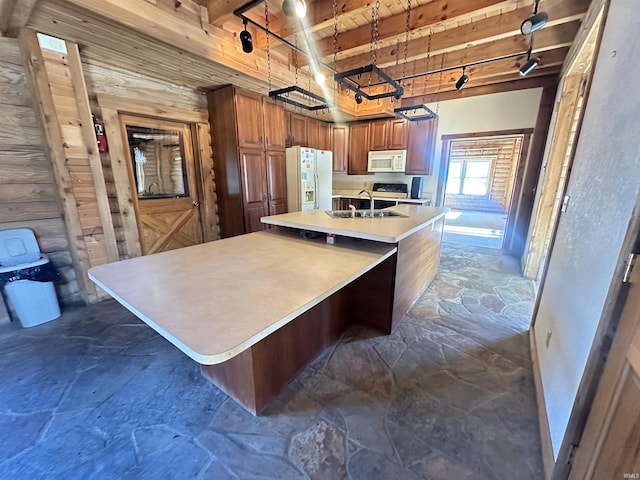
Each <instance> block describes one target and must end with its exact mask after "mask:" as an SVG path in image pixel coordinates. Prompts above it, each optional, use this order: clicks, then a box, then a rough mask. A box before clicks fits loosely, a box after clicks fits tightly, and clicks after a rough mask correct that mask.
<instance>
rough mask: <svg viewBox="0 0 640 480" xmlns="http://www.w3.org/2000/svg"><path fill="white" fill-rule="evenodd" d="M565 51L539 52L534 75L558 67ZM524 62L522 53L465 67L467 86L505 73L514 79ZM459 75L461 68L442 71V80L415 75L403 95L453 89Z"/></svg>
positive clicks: (435, 75) (405, 86) (437, 76)
mask: <svg viewBox="0 0 640 480" xmlns="http://www.w3.org/2000/svg"><path fill="white" fill-rule="evenodd" d="M567 51H568V48H566V47H565V48H560V49H557V50H551V51H549V52H543V53H542V54H540V65H539V66H538V67H537V68H536V69H535V70H534V72H536V75H539V74H540V72H542V71H544V70H545V69H550V68H554V69H559V68H560V67H561V66H562V63H563V61H564V57H565V55H566V54H567ZM525 62H526V56H525V55H522V56H521V57H517V58H510V59H507V60H498V61H495V62H491V63H485V64H483V65H476V66H474V67H470V68H467V69H466V71H465V73H466V74H467V75H468V76H469V83H468V84H467V87H472V86H476V85H482V84H485V83H493V82H494V81H495V78H496V77H503V76H505V75H510V76H511V75H512V76H514V78H516V79H518V78H522V77H521V76H520V72H519V69H520V67H521V66H522V65H523V64H524V63H525ZM460 75H462V69H455V70H448V71H446V72H443V74H442V81H441V80H440V74H439V73H433V74H431V75H428V76H427V77H426V82H425V77H424V76H423V77H417V78H415V79H412V81H408V82H406V83H404V85H403V86H404V91H405V95H406V96H416V95H421V94H425V93H434V92H437V91H438V90H448V89H455V83H456V81H457V80H458V78H460ZM465 88H466V87H465Z"/></svg>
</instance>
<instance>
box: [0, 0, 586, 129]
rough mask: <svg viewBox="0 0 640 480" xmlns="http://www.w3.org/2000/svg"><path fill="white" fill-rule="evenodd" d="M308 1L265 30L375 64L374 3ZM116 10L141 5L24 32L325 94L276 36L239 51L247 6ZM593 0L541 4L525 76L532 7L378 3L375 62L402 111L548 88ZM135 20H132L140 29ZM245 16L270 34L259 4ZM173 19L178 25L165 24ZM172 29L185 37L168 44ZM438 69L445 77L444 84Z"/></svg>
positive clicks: (166, 75)
mask: <svg viewBox="0 0 640 480" xmlns="http://www.w3.org/2000/svg"><path fill="white" fill-rule="evenodd" d="M0 1H1V0H0ZM307 1H308V2H309V4H308V9H307V15H306V17H305V18H304V19H303V20H302V21H300V20H298V19H297V17H295V16H294V17H287V16H285V15H284V14H283V11H282V0H267V7H268V12H269V16H268V20H269V29H270V30H271V31H273V32H274V33H275V34H277V35H278V36H280V37H283V38H284V39H286V40H287V41H289V42H291V43H292V44H297V45H298V46H299V47H300V48H301V49H303V50H305V51H309V52H313V53H312V58H313V61H315V62H320V63H322V64H325V65H327V66H328V67H330V68H334V66H335V68H336V69H337V70H338V71H344V70H348V69H353V68H356V67H359V66H362V65H367V64H369V63H371V58H372V56H371V49H372V42H371V38H372V31H373V29H372V27H371V24H372V10H373V12H375V8H376V2H373V1H370V0H338V1H336V3H335V5H334V2H333V0H315V1H312V0H307ZM18 3H19V2H18ZM122 3H126V4H139V5H138V7H137V8H134V6H132V7H131V9H130V10H128V11H127V10H126V9H127V8H129V7H128V6H121V5H117V4H118V2H115V1H114V0H103V1H100V2H98V1H95V0H42V1H40V2H38V3H37V4H36V6H35V7H34V9H33V11H32V12H31V15H30V18H29V20H28V22H27V26H29V27H31V28H34V29H37V30H39V31H43V32H45V33H49V34H52V35H58V36H62V37H63V38H65V39H68V40H72V41H76V42H77V43H78V44H79V45H80V48H81V52H82V55H83V59H84V60H85V61H87V62H96V63H102V64H105V63H106V64H111V65H112V66H115V67H119V68H125V69H128V70H133V71H138V72H140V73H143V74H147V75H151V76H154V77H158V78H163V79H165V80H166V79H169V80H172V81H173V82H175V83H177V84H180V85H188V86H192V87H196V88H201V89H211V88H214V87H216V86H218V85H223V84H228V83H234V84H237V85H240V86H243V87H245V88H249V89H251V90H255V91H259V92H261V93H267V91H268V89H269V86H268V82H267V78H266V77H267V73H268V70H269V69H268V68H267V67H268V66H269V65H268V63H270V64H271V69H270V70H271V77H272V82H271V83H272V88H273V89H275V88H283V87H286V86H290V85H293V84H294V83H295V82H296V65H297V66H298V69H297V71H298V75H297V78H298V82H299V84H300V85H301V86H303V87H304V88H309V89H311V90H312V91H315V92H317V93H322V89H321V88H320V87H319V86H318V85H316V84H315V82H314V81H313V80H311V76H312V75H310V74H311V73H312V72H311V68H310V67H309V62H310V60H309V58H306V57H305V56H303V55H300V54H297V55H296V54H294V52H293V50H292V49H291V48H290V47H289V46H287V45H285V44H284V43H281V42H278V41H277V40H276V39H275V38H274V37H270V40H269V48H268V49H267V41H266V36H265V35H264V33H263V32H261V31H260V30H259V29H257V28H255V27H253V26H251V24H250V25H249V27H248V30H249V31H250V32H251V34H252V36H253V43H254V51H253V52H252V53H249V54H246V53H244V52H242V50H241V48H240V41H239V40H238V35H239V33H240V32H241V31H242V29H243V25H242V20H241V19H240V18H238V17H237V16H234V15H233V10H234V9H235V8H238V7H239V6H242V5H243V4H245V3H246V0H225V1H220V0H199V1H198V2H196V1H194V0H182V1H175V0H131V1H130V2H122ZM589 3H590V0H541V1H540V3H539V10H540V11H544V12H546V13H547V14H548V16H549V21H548V23H547V24H546V26H544V27H543V28H542V29H540V30H538V31H537V32H536V33H535V36H534V43H533V52H532V56H534V57H539V58H540V65H539V66H538V67H537V68H536V69H535V70H533V71H532V72H531V73H529V74H528V75H527V76H526V77H522V76H521V75H520V73H519V71H518V69H519V68H520V67H521V66H522V65H523V63H525V62H526V60H527V54H526V52H527V48H528V46H529V37H528V36H524V35H522V34H521V33H520V24H521V23H522V21H523V20H524V19H526V18H528V17H529V16H531V14H532V12H533V8H534V2H533V0H411V8H410V10H409V16H408V18H407V6H408V5H407V0H380V2H379V7H378V10H377V11H378V22H377V23H378V29H377V42H376V46H377V48H376V49H375V57H376V65H377V66H378V67H380V68H382V69H383V70H384V71H385V72H386V73H387V74H388V75H390V76H391V77H392V78H394V79H396V80H401V83H402V86H403V87H404V95H403V97H402V99H401V103H402V104H404V105H412V104H415V103H418V102H433V101H436V100H438V99H448V98H457V97H459V96H471V95H476V94H485V93H490V92H494V91H496V92H497V91H508V90H515V89H520V88H532V87H535V86H542V85H546V84H549V83H552V82H555V81H556V80H557V75H558V73H559V72H560V69H561V66H562V64H563V62H564V60H565V57H566V55H567V52H568V50H569V46H570V45H571V44H572V42H573V40H574V38H575V36H576V33H577V32H578V30H579V28H580V22H581V20H582V18H583V17H584V14H585V12H586V11H587V8H588V6H589ZM115 5H117V6H115ZM334 7H335V9H336V11H337V15H336V16H335V17H334V13H333V12H334ZM151 8H153V9H155V10H150V9H151ZM207 8H208V10H207ZM146 12H148V13H146ZM154 12H155V13H154ZM127 15H128V16H127ZM132 15H138V17H140V19H139V21H138V20H136V19H134V18H130V17H131V16H132ZM245 15H246V16H247V17H248V18H250V19H251V20H253V21H255V22H256V23H258V24H259V25H261V26H266V23H267V22H266V19H265V3H264V2H262V3H257V4H256V5H255V6H254V7H253V8H251V9H250V10H248V11H247V12H246V13H245ZM152 16H153V18H151V17H152ZM147 17H148V18H147ZM207 19H208V21H207ZM170 22H174V23H175V25H174V26H173V27H172V26H171V25H168V23H170ZM335 24H337V35H334V25H335ZM407 25H408V28H407ZM187 27H189V28H192V29H194V31H193V33H189V30H186V29H187ZM172 28H173V29H172ZM174 30H175V31H178V32H185V33H184V35H183V36H181V35H180V34H178V35H177V36H176V34H175V33H174ZM196 30H197V31H196ZM202 33H204V35H201V34H202ZM184 37H186V39H185V38H184ZM207 42H209V43H207ZM209 44H210V45H211V46H210V47H208V45H209ZM429 46H430V47H429ZM267 50H268V51H267ZM267 56H268V57H269V60H270V62H268V59H267ZM405 58H406V60H405ZM463 66H467V68H466V71H465V73H466V74H467V75H468V76H469V82H468V84H467V85H466V87H465V88H464V89H463V90H461V91H456V89H455V82H456V80H457V79H458V78H459V77H460V75H461V74H462V67H463ZM321 70H323V73H325V74H326V76H327V77H329V78H331V76H332V75H333V72H332V71H330V70H328V69H322V68H321ZM440 70H444V71H443V72H442V75H440V73H439V71H440ZM332 83H333V82H330V83H329V90H330V91H331V90H332V88H333V86H332ZM325 92H326V90H325ZM343 93H345V95H341V96H340V97H341V98H340V101H339V105H340V106H341V110H343V111H345V112H346V113H347V114H348V115H347V117H349V115H354V116H357V113H356V109H355V108H354V106H352V105H351V103H355V102H353V95H352V94H351V93H349V92H343ZM347 93H349V96H347V95H346V94H347ZM343 107H344V108H343ZM353 118H354V117H353Z"/></svg>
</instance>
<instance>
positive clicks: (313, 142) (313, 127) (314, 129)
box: [306, 118, 320, 150]
mask: <svg viewBox="0 0 640 480" xmlns="http://www.w3.org/2000/svg"><path fill="white" fill-rule="evenodd" d="M319 128H320V122H319V121H318V120H314V119H313V118H307V143H306V145H307V147H311V148H315V149H318V150H319V149H320V147H319V146H318V145H320V130H319Z"/></svg>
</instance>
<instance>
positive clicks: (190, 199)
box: [119, 113, 204, 255]
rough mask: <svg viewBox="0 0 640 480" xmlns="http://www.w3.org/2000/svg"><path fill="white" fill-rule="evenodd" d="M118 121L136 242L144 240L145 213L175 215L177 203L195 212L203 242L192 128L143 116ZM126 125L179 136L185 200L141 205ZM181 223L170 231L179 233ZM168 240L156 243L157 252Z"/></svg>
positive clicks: (150, 201)
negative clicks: (164, 131)
mask: <svg viewBox="0 0 640 480" xmlns="http://www.w3.org/2000/svg"><path fill="white" fill-rule="evenodd" d="M119 118H120V127H121V129H122V138H123V139H126V140H124V141H123V143H124V144H125V146H126V149H125V157H126V158H127V167H128V169H129V183H130V185H131V190H132V192H133V195H132V197H133V206H134V211H135V212H136V223H137V224H138V236H139V238H141V237H143V229H144V228H145V227H144V226H143V224H144V223H145V221H144V220H141V219H142V217H143V216H144V215H149V214H148V213H144V211H145V210H147V209H149V208H154V209H155V210H162V211H163V212H164V213H166V212H169V211H175V209H176V208H177V206H178V203H181V204H183V205H184V204H186V205H188V206H189V207H190V208H189V210H193V209H194V208H195V209H197V211H196V212H195V214H196V215H197V222H198V225H199V230H200V239H199V240H200V241H202V239H203V237H204V229H203V226H202V219H201V214H200V208H199V207H200V190H201V188H199V184H200V183H201V182H200V179H199V177H198V174H197V168H196V165H197V160H196V154H195V151H194V145H195V141H194V139H193V128H192V126H191V124H189V123H185V122H179V121H176V120H166V119H160V118H152V117H146V116H140V115H131V114H128V113H127V114H124V113H121V114H120V115H119ZM129 125H135V126H139V127H144V128H157V129H162V130H175V131H178V132H180V133H181V134H182V136H183V138H182V142H181V143H182V144H183V148H184V151H183V154H184V157H185V158H184V163H183V167H184V169H185V170H186V172H183V173H184V174H186V178H187V181H188V183H187V187H188V192H189V194H188V196H185V197H183V198H180V199H177V198H155V199H148V200H144V201H143V202H142V203H141V201H140V197H139V194H138V191H137V189H136V185H137V181H136V172H135V168H134V163H135V162H134V160H133V158H131V145H130V144H129V141H128V134H127V127H128V126H129ZM185 221H186V218H185ZM180 223H181V222H180V221H178V222H177V223H176V224H174V225H173V227H174V228H177V229H178V230H179V229H181V228H182V227H183V226H184V225H180ZM169 240H170V237H164V240H162V241H161V242H159V243H158V245H157V247H158V248H160V250H159V251H163V250H162V249H163V248H164V247H165V246H166V244H167V243H168V241H169ZM153 246H154V247H155V246H156V243H154V245H153ZM140 247H141V249H142V253H143V255H149V254H151V253H156V252H155V251H153V249H152V248H151V247H152V246H151V245H147V246H146V249H145V248H143V245H142V243H141V244H140ZM145 250H146V252H145Z"/></svg>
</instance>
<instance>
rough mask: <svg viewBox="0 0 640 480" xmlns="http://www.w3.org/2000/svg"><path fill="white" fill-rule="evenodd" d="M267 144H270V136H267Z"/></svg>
mask: <svg viewBox="0 0 640 480" xmlns="http://www.w3.org/2000/svg"><path fill="white" fill-rule="evenodd" d="M266 144H267V145H269V137H267V142H266Z"/></svg>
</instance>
